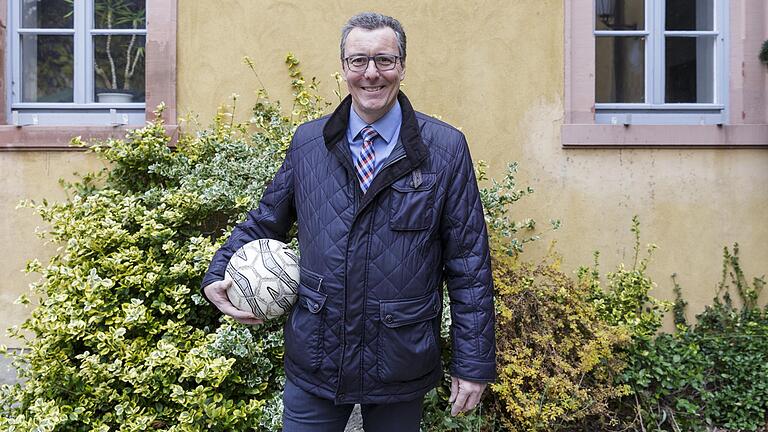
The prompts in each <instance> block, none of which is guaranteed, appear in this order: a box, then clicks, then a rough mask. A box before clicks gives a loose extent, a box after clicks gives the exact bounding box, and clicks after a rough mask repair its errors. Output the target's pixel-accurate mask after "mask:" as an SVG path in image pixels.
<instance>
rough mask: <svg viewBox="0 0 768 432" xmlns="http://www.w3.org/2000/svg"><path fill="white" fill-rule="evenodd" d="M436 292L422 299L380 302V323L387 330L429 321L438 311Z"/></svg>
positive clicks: (437, 294)
mask: <svg viewBox="0 0 768 432" xmlns="http://www.w3.org/2000/svg"><path fill="white" fill-rule="evenodd" d="M438 296H439V293H438V292H437V291H435V292H432V293H429V294H427V295H425V296H422V297H416V298H411V299H402V300H382V301H381V302H380V304H379V313H380V314H381V322H382V323H384V325H385V326H387V327H389V328H395V327H400V326H404V325H408V324H415V323H417V322H421V321H426V320H430V319H432V318H434V317H436V316H437V314H438V312H439V311H440V301H439V297H438Z"/></svg>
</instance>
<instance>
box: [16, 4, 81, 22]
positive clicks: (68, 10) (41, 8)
mask: <svg viewBox="0 0 768 432" xmlns="http://www.w3.org/2000/svg"><path fill="white" fill-rule="evenodd" d="M73 21H74V14H73V10H72V2H68V1H67V0H22V1H21V27H22V28H70V29H71V28H72V22H73Z"/></svg>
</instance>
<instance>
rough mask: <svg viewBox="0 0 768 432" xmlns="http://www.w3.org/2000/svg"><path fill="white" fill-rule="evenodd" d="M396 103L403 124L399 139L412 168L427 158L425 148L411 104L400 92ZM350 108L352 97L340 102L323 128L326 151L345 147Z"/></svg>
mask: <svg viewBox="0 0 768 432" xmlns="http://www.w3.org/2000/svg"><path fill="white" fill-rule="evenodd" d="M397 101H398V102H400V109H401V110H402V113H403V122H402V124H401V126H400V138H401V139H402V143H403V147H404V148H405V154H406V158H407V159H408V160H410V161H411V162H412V165H413V166H416V165H418V162H421V161H422V160H423V159H424V158H425V157H426V156H427V147H426V146H425V145H424V142H423V141H422V140H421V135H420V134H419V122H418V120H417V119H416V111H414V109H413V106H412V105H411V102H410V101H409V100H408V98H407V97H406V96H405V93H403V92H402V91H400V92H398V94H397ZM351 107H352V97H351V96H347V97H346V98H344V100H342V101H341V103H340V104H339V106H338V107H337V108H336V109H335V110H334V111H333V114H331V116H330V118H328V121H327V122H326V123H325V126H324V127H323V138H324V139H325V146H326V147H327V148H328V150H333V148H334V147H336V146H338V145H346V144H347V140H346V137H345V134H346V132H347V125H348V124H349V110H350V109H351Z"/></svg>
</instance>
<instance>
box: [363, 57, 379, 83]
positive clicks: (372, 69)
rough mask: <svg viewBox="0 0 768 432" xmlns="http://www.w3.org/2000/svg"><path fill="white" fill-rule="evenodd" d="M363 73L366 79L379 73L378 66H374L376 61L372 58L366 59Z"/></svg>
mask: <svg viewBox="0 0 768 432" xmlns="http://www.w3.org/2000/svg"><path fill="white" fill-rule="evenodd" d="M363 73H364V75H365V77H366V78H367V79H373V78H376V77H377V76H378V75H379V68H377V67H376V62H375V61H374V60H373V59H372V58H371V59H368V65H366V66H365V71H363Z"/></svg>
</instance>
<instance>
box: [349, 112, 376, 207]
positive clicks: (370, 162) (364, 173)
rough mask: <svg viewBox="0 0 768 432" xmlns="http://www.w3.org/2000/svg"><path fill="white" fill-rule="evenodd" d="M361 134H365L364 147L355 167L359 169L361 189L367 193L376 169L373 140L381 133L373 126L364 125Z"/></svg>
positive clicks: (358, 175)
mask: <svg viewBox="0 0 768 432" xmlns="http://www.w3.org/2000/svg"><path fill="white" fill-rule="evenodd" d="M360 134H361V135H362V136H363V147H362V149H361V150H360V156H359V157H358V158H357V161H355V169H356V170H357V179H358V180H359V181H360V189H362V190H363V193H365V191H367V190H368V186H370V185H371V182H372V181H373V173H374V171H375V170H376V154H375V153H374V151H373V140H374V139H376V137H377V136H378V135H379V134H378V132H376V129H374V128H372V127H371V126H366V127H364V128H363V130H362V131H361V132H360Z"/></svg>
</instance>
